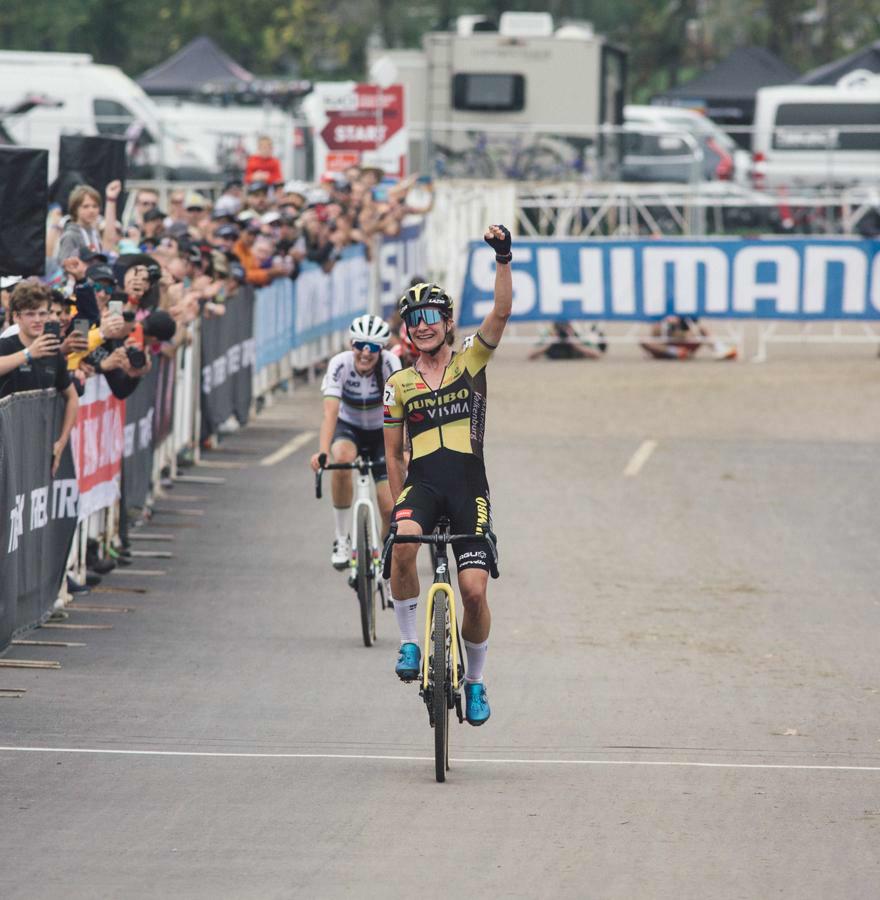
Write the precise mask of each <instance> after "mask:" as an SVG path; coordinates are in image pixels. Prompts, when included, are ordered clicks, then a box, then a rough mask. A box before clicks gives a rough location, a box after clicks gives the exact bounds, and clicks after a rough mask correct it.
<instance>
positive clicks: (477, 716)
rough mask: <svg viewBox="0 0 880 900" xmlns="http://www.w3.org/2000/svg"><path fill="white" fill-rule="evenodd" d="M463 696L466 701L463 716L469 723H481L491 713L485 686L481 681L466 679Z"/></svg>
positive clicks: (486, 719)
mask: <svg viewBox="0 0 880 900" xmlns="http://www.w3.org/2000/svg"><path fill="white" fill-rule="evenodd" d="M464 697H465V701H466V706H465V714H464V717H465V718H466V719H467V720H468V724H470V725H482V724H483V723H484V722H486V721H488V719H489V716H491V715H492V710H491V709H489V700H488V698H487V697H486V688H484V687H483V683H482V682H481V681H477V682H471V681H466V682H465V685H464Z"/></svg>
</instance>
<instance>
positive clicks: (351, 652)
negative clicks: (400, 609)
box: [0, 345, 880, 900]
mask: <svg viewBox="0 0 880 900" xmlns="http://www.w3.org/2000/svg"><path fill="white" fill-rule="evenodd" d="M525 353H526V348H525V347H523V346H521V345H510V346H508V347H506V348H503V349H502V350H501V351H500V352H499V354H498V357H497V359H496V360H494V361H493V362H492V364H491V366H490V374H489V383H490V401H489V416H488V438H487V459H488V470H489V476H490V482H491V484H492V489H493V503H494V517H495V525H496V530H497V532H498V534H499V537H500V546H501V554H502V557H501V568H502V578H501V580H500V581H498V582H493V583H492V584H491V587H490V601H491V605H492V608H493V614H494V621H493V630H492V637H491V644H490V655H489V660H488V665H487V670H486V681H487V687H488V689H489V696H490V700H491V702H492V709H493V714H492V719H491V720H490V722H489V723H488V724H487V725H486V726H485V727H483V728H479V729H475V728H470V727H468V726H467V725H464V726H460V727H459V726H457V725H456V726H454V727H453V731H452V736H451V746H452V756H453V763H452V769H451V771H450V773H449V778H448V780H447V782H446V783H445V784H443V785H439V784H437V783H436V782H435V781H434V773H433V760H432V752H433V742H432V734H431V731H430V729H429V727H428V722H427V716H426V714H425V710H424V707H423V706H422V705H421V703H420V701H419V700H418V696H417V691H416V688H415V687H414V686H405V685H402V684H400V683H398V682H397V681H396V679H395V677H394V675H393V673H392V668H393V665H394V659H395V653H396V646H397V638H396V628H395V626H394V621H393V614H392V613H390V612H388V613H385V614H384V618H383V619H381V620H380V622H379V643H378V645H377V646H375V647H373V648H370V649H367V648H365V647H363V645H362V642H361V639H360V633H359V624H358V619H357V607H356V601H355V598H354V594H353V593H352V592H351V590H350V589H349V588H348V587H347V586H346V585H345V583H344V580H343V577H342V576H341V575H339V574H338V573H336V572H334V571H333V570H332V569H331V567H330V565H329V551H330V539H331V537H332V518H331V514H330V506H329V500H327V499H325V500H324V501H323V502H322V503H320V504H319V503H318V502H317V501H316V500H315V499H314V493H313V479H312V477H311V474H310V472H309V471H308V470H307V468H306V461H307V457H308V455H309V453H310V452H312V448H313V447H314V445H315V441H314V438H308V437H307V436H306V435H307V433H308V432H309V431H315V430H316V428H317V424H318V420H319V416H320V398H319V397H318V394H317V390H316V389H315V388H314V387H305V388H300V389H298V390H297V392H296V393H295V394H294V395H293V397H283V398H281V399H280V401H279V403H278V404H276V405H275V406H273V407H271V408H270V409H269V410H267V411H266V413H265V414H264V415H262V416H261V417H260V418H259V419H258V420H257V422H256V423H255V425H254V426H253V427H249V428H247V429H245V430H243V431H241V432H239V433H237V434H235V435H231V436H229V437H228V438H226V439H225V440H224V441H223V443H222V445H221V448H220V450H218V451H216V452H214V453H212V454H210V455H209V456H208V465H207V466H205V467H201V468H199V469H197V470H193V471H195V472H196V474H201V475H207V476H219V477H222V478H225V479H226V481H225V483H224V484H220V485H207V484H185V483H180V484H178V485H176V486H175V488H174V489H173V491H171V492H170V495H169V497H168V498H167V499H165V500H163V501H162V502H161V503H160V504H159V508H158V511H157V513H156V516H155V517H154V519H153V521H152V522H151V523H150V525H149V526H147V527H146V528H144V529H143V530H142V531H141V532H140V533H142V534H144V535H147V536H149V535H158V534H167V535H171V536H172V537H173V540H172V541H169V542H158V541H157V542H152V541H139V542H137V543H136V544H135V547H136V549H142V548H149V547H153V548H155V549H163V550H167V549H170V550H171V551H172V552H173V553H174V558H173V559H150V558H147V559H138V560H137V561H136V566H135V567H134V568H136V569H137V570H140V571H142V572H143V571H159V572H164V573H165V574H158V575H143V574H132V573H131V571H130V570H122V571H118V572H115V573H113V574H112V575H110V576H108V578H107V579H105V582H104V585H102V588H105V587H106V588H108V591H107V592H104V591H102V592H101V593H94V594H92V595H90V596H89V597H88V598H85V599H83V600H81V601H80V605H92V606H97V605H107V606H111V605H112V606H117V607H123V608H126V609H129V610H131V611H130V612H120V611H112V612H111V611H104V612H101V611H97V612H96V611H82V610H80V611H71V613H70V618H69V620H68V623H69V624H82V625H86V624H103V625H112V626H113V627H112V629H110V630H88V629H81V630H63V629H55V630H49V629H41V630H38V631H35V632H33V633H32V634H30V635H28V636H27V637H29V638H32V639H40V640H44V639H45V640H63V641H77V642H81V643H84V644H85V646H81V647H69V648H56V647H31V646H20V645H17V646H15V647H14V648H12V650H11V651H10V652H9V653H8V654H7V655H6V658H7V659H45V660H57V661H59V662H60V663H61V665H62V668H61V669H60V670H30V669H0V689H10V688H17V689H19V690H21V691H22V693H21V694H20V696H18V697H17V698H13V697H6V698H3V697H0V744H2V745H3V747H4V749H3V750H0V779H2V781H0V783H2V786H3V787H2V791H0V860H2V862H0V896H2V897H3V898H6V900H12V898H55V897H59V898H60V897H64V898H94V897H107V898H118V897H125V898H140V897H167V896H175V897H186V898H189V897H193V898H203V897H204V898H216V897H235V898H238V897H241V898H292V897H295V898H299V897H304V898H306V897H308V898H312V897H315V898H337V897H339V898H342V897H355V898H361V897H370V898H372V897H383V898H389V897H412V896H418V897H423V898H448V897H453V896H485V897H513V898H544V897H547V898H550V897H552V898H560V897H564V898H568V897H572V898H582V897H587V898H706V897H711V898H768V897H796V898H799V900H800V898H830V897H835V898H837V897H840V898H873V897H876V896H877V891H878V889H877V885H878V883H880V717H878V696H880V695H878V692H880V666H878V654H877V648H878V638H877V635H878V633H880V627H878V626H880V590H878V578H877V570H878V554H877V549H878V536H877V535H878V530H877V523H878V507H880V490H878V462H880V453H878V440H880V416H878V408H880V360H878V359H877V358H876V357H875V356H874V353H873V351H872V350H870V349H868V348H864V347H862V348H858V347H857V348H849V349H848V350H846V351H842V350H836V351H835V352H827V351H826V350H822V349H817V348H793V349H787V350H786V352H785V353H776V352H774V354H773V355H772V356H771V359H770V361H768V362H767V363H764V364H761V365H755V364H750V363H746V362H737V363H714V362H712V361H710V360H709V359H705V360H700V359H697V360H694V361H692V362H688V363H663V362H648V361H646V360H642V359H641V358H639V356H638V353H637V351H636V350H635V349H634V348H621V349H619V350H618V349H615V350H614V352H613V353H612V354H611V355H610V356H609V358H607V359H606V360H603V361H601V362H598V363H591V362H556V363H551V362H534V363H526V362H525V361H524V356H525ZM292 441H298V442H299V443H301V446H300V447H299V449H296V450H295V451H293V452H291V449H292V448H293V447H295V446H296V444H295V443H291V442H292ZM285 447H286V448H287V449H286V450H283V451H282V452H280V453H279V452H277V451H279V450H280V449H282V448H285ZM272 454H274V457H273V455H272ZM285 454H287V455H285ZM282 457H283V458H282ZM261 460H269V461H273V464H272V465H261ZM627 472H628V473H629V474H626V473H627ZM199 513H200V514H199ZM425 581H427V579H425ZM144 589H145V590H146V591H147V593H134V592H132V591H135V590H144Z"/></svg>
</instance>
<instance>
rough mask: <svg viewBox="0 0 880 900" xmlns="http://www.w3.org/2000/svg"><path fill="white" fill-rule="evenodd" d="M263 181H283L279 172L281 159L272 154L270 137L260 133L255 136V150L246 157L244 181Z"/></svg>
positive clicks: (248, 182) (277, 182)
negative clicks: (257, 136)
mask: <svg viewBox="0 0 880 900" xmlns="http://www.w3.org/2000/svg"><path fill="white" fill-rule="evenodd" d="M255 181H257V182H264V183H265V184H270V185H271V184H280V183H281V182H282V181H284V176H283V175H282V174H281V161H280V160H279V159H278V157H277V156H275V155H274V154H273V147H272V138H270V137H269V136H268V135H266V134H261V135H260V136H259V138H257V152H256V153H254V154H252V155H251V156H249V157H248V160H247V165H246V167H245V170H244V183H245V184H252V183H253V182H255Z"/></svg>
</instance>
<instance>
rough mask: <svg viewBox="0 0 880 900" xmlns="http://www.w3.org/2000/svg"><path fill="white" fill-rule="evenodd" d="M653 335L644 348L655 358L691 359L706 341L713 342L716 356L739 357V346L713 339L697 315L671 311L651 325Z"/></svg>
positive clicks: (644, 344)
mask: <svg viewBox="0 0 880 900" xmlns="http://www.w3.org/2000/svg"><path fill="white" fill-rule="evenodd" d="M651 337H652V338H655V340H651V341H643V342H642V343H641V345H640V346H641V348H642V349H643V350H644V351H646V352H647V353H648V354H649V355H650V356H651V357H653V358H654V359H682V360H684V359H691V358H692V357H693V356H694V355H695V354H696V353H697V351H698V350H699V349H700V347H702V346H703V344H712V347H713V349H714V351H715V359H717V360H725V359H736V357H737V351H736V347H731V346H728V345H726V344H723V343H722V342H721V341H713V340H712V338H711V335H710V334H709V329H708V328H706V326H705V325H703V323H702V322H700V320H699V318H698V317H697V316H691V315H669V316H664V317H663V319H662V320H661V321H660V322H655V323H654V324H653V325H652V326H651Z"/></svg>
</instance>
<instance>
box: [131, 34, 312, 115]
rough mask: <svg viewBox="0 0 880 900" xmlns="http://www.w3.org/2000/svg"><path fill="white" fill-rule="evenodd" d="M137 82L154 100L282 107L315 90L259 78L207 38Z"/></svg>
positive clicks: (304, 84)
mask: <svg viewBox="0 0 880 900" xmlns="http://www.w3.org/2000/svg"><path fill="white" fill-rule="evenodd" d="M137 82H138V84H139V85H140V86H141V87H142V88H143V89H144V90H145V91H146V92H147V93H148V94H151V95H152V96H154V97H192V96H193V95H194V94H195V95H200V96H216V97H221V98H224V99H225V100H242V99H245V100H246V99H247V98H251V99H252V98H254V97H258V98H262V99H267V100H272V101H274V102H277V103H281V104H284V103H285V102H287V101H289V100H291V99H295V98H297V97H301V96H302V95H303V94H307V93H308V92H309V91H310V90H311V89H312V85H311V82H309V81H298V80H292V79H288V78H260V77H258V76H256V75H254V74H253V72H249V71H248V70H247V69H245V68H244V66H240V65H239V64H238V63H237V62H236V61H235V60H234V59H232V57H231V56H229V55H228V54H226V53H224V52H223V51H222V50H221V49H220V48H219V47H218V46H217V45H216V44H215V43H214V42H213V41H212V40H211V38H209V37H205V36H204V35H202V36H201V37H197V38H195V39H194V40H192V41H190V42H189V43H188V44H187V45H186V46H185V47H181V49H180V50H178V51H177V53H175V54H174V55H173V56H170V57H169V58H168V59H166V60H165V62H162V63H159V65H158V66H153V68H152V69H149V70H148V71H146V72H144V74H143V75H141V76H140V78H138V79H137Z"/></svg>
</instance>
